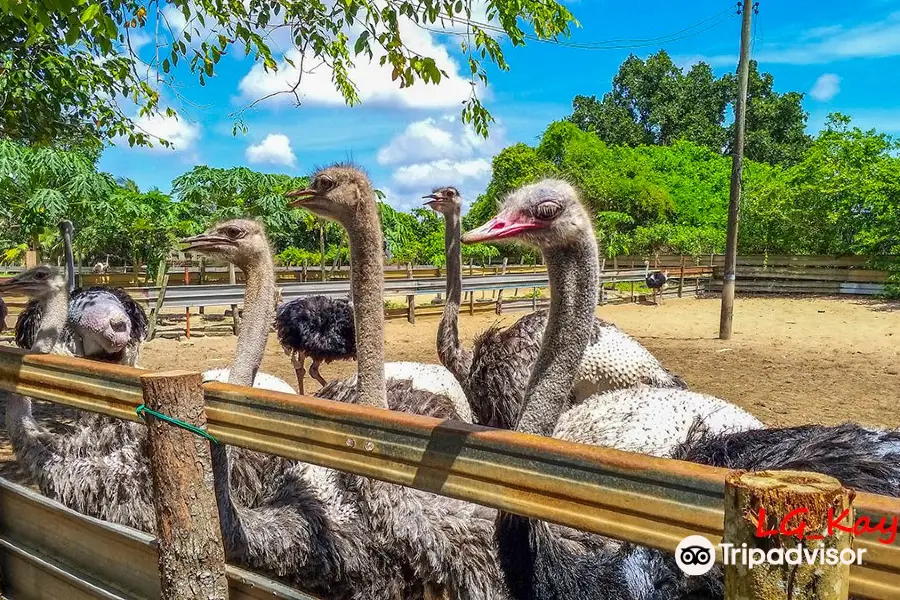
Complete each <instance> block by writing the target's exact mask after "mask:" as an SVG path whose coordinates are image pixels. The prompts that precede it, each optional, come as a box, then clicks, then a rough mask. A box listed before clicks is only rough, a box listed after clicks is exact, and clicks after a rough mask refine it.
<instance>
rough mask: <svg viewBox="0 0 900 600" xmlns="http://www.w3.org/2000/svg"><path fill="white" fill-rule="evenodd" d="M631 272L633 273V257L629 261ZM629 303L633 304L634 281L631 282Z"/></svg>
mask: <svg viewBox="0 0 900 600" xmlns="http://www.w3.org/2000/svg"><path fill="white" fill-rule="evenodd" d="M631 270H632V271H634V257H632V259H631ZM631 301H632V302H634V281H632V282H631Z"/></svg>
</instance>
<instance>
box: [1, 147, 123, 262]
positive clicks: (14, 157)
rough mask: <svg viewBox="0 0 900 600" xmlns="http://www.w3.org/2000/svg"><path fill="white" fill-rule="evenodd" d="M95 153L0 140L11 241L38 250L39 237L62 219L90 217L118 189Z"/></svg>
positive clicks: (6, 220) (4, 206) (3, 193)
mask: <svg viewBox="0 0 900 600" xmlns="http://www.w3.org/2000/svg"><path fill="white" fill-rule="evenodd" d="M96 160H97V155H96V153H95V152H93V151H91V150H84V149H78V150H59V149H55V148H51V147H31V146H25V145H21V144H16V143H14V142H11V141H9V140H4V139H0V225H2V226H3V230H4V231H5V232H9V233H7V234H6V235H11V241H13V242H15V243H18V244H21V243H28V244H29V245H30V247H31V249H33V250H36V251H38V252H40V250H41V245H42V244H41V238H40V236H41V234H43V233H45V232H48V231H55V230H56V227H57V224H58V222H59V221H60V220H61V219H64V218H68V219H71V220H72V221H73V222H79V221H82V220H86V219H87V215H88V214H90V212H91V211H94V210H97V208H98V207H99V206H103V205H105V204H106V203H107V201H108V200H109V198H110V195H111V193H112V192H113V190H114V189H115V187H116V185H115V182H114V180H113V178H112V176H110V175H109V174H107V173H100V172H98V171H97V168H96Z"/></svg>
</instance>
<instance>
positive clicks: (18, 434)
mask: <svg viewBox="0 0 900 600" xmlns="http://www.w3.org/2000/svg"><path fill="white" fill-rule="evenodd" d="M42 305H43V306H42V308H43V311H42V316H41V324H40V326H39V328H38V331H37V333H36V334H35V338H34V343H33V344H32V345H31V348H30V350H31V351H32V352H40V353H41V354H48V353H50V352H51V351H52V350H53V347H54V346H56V342H57V341H58V340H59V338H60V336H61V335H62V331H63V328H64V327H65V326H66V320H67V318H68V313H69V294H68V292H67V291H66V290H64V289H63V290H60V291H58V292H55V293H53V294H52V295H51V296H49V297H48V298H46V299H44V300H43V301H42ZM6 429H7V431H8V432H9V437H10V440H11V441H12V443H13V449H14V450H15V451H16V453H17V454H18V453H27V454H29V455H30V456H31V459H29V461H28V463H27V464H29V465H31V466H32V467H33V469H38V470H40V469H41V468H42V465H45V464H47V462H48V461H50V460H52V459H53V454H52V453H53V446H52V439H53V438H52V436H50V435H49V434H47V433H46V432H45V431H43V430H42V429H41V428H40V426H39V425H38V424H37V422H36V421H35V420H34V417H33V416H32V414H31V399H30V398H27V397H25V396H20V395H18V394H9V395H8V396H7V400H6ZM32 472H33V473H34V472H39V471H34V470H32Z"/></svg>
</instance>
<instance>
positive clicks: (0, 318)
mask: <svg viewBox="0 0 900 600" xmlns="http://www.w3.org/2000/svg"><path fill="white" fill-rule="evenodd" d="M8 314H9V309H8V308H6V302H4V301H3V298H0V333H3V332H4V331H6V315H8Z"/></svg>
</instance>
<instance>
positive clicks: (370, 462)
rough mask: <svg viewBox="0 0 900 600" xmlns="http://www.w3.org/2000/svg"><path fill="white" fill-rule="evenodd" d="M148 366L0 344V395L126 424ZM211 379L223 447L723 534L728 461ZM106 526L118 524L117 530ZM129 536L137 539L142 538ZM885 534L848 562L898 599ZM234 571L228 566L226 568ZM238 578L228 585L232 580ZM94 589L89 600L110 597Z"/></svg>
mask: <svg viewBox="0 0 900 600" xmlns="http://www.w3.org/2000/svg"><path fill="white" fill-rule="evenodd" d="M146 373H147V372H146V371H141V370H138V369H133V368H129V367H122V366H118V365H108V364H103V363H96V362H91V361H86V360H82V359H73V358H67V357H60V356H50V355H29V354H26V353H23V352H21V351H18V350H12V349H0V390H4V391H8V392H16V393H22V394H26V395H28V396H31V397H33V398H37V399H42V400H49V401H52V402H57V403H61V404H66V405H69V406H74V407H76V408H80V409H85V410H89V411H93V412H99V413H102V414H106V415H110V416H113V417H116V418H124V419H128V420H137V416H136V414H135V408H136V407H137V405H138V404H139V403H140V402H141V399H142V396H143V391H142V387H141V375H146ZM203 388H204V393H205V399H204V402H205V412H206V418H207V423H208V431H209V433H210V434H212V435H214V436H215V437H216V438H217V439H218V440H220V441H221V442H223V443H226V444H230V445H234V446H240V447H244V448H249V449H252V450H258V451H262V452H267V453H270V454H275V455H278V456H283V457H286V458H289V459H294V460H300V461H305V462H309V463H312V464H317V465H321V466H324V467H330V468H335V469H340V470H343V471H346V472H350V473H355V474H358V475H362V476H366V477H374V478H377V479H380V480H383V481H387V482H391V483H396V484H400V485H405V486H409V487H413V488H416V489H420V490H424V491H428V492H433V493H436V494H441V495H445V496H450V497H453V498H458V499H460V500H465V501H470V502H475V503H478V504H482V505H484V506H489V507H494V508H499V509H503V510H507V511H511V512H514V513H518V514H522V515H526V516H530V517H534V518H539V519H543V520H546V521H550V522H554V523H559V524H561V525H566V526H569V527H574V528H577V529H581V530H584V531H589V532H593V533H597V534H602V535H606V536H610V537H613V538H616V539H620V540H624V541H628V542H632V543H635V544H641V545H646V546H650V547H652V548H657V549H660V550H664V551H667V552H674V551H675V549H676V547H677V545H678V543H679V542H680V541H681V540H682V539H683V538H685V537H687V536H688V535H702V536H705V537H707V539H709V540H710V541H711V542H713V543H714V544H715V543H718V542H719V541H720V540H721V539H722V536H723V519H724V514H725V507H724V484H725V477H726V475H727V472H726V471H725V470H722V469H716V468H712V467H705V466H700V465H695V464H691V463H684V462H679V461H674V460H666V459H660V458H654V457H650V456H645V455H640V454H633V453H629V452H621V451H617V450H613V449H608V448H600V447H595V446H585V445H581V444H573V443H569V442H563V441H560V440H554V439H550V438H543V437H538V436H532V435H526V434H520V433H516V432H511V431H503V430H495V429H489V428H484V427H479V426H474V425H468V424H463V423H460V422H457V421H440V420H437V419H433V418H429V417H422V416H417V415H410V414H405V413H394V412H391V411H385V410H380V409H375V408H371V407H364V406H355V405H348V404H341V403H336V402H331V401H328V400H322V399H317V398H309V397H303V396H294V395H289V394H280V393H276V392H270V391H266V390H258V389H248V388H242V387H237V386H232V385H228V384H223V383H208V384H205V385H204V386H203ZM2 490H3V494H12V495H13V496H16V497H19V496H21V494H20V493H19V492H20V491H21V490H17V488H15V487H14V486H8V485H7V486H3V487H2ZM23 501H24V500H23ZM4 502H11V501H9V500H4ZM855 507H856V510H857V513H858V515H859V516H861V517H867V518H869V519H871V520H872V521H871V522H873V523H877V522H878V521H879V519H881V518H884V519H886V520H887V521H886V522H888V523H890V522H896V521H895V520H896V519H900V500H898V499H894V498H886V497H880V496H873V495H869V494H858V495H857V497H856V500H855ZM2 508H3V510H2V511H0V515H4V516H2V517H0V524H2V527H0V567H3V566H4V565H7V564H9V563H10V561H13V560H14V559H13V558H10V556H12V554H15V551H13V550H11V549H9V547H8V546H7V545H6V544H4V543H3V539H4V538H3V536H6V535H7V534H6V529H5V528H9V527H15V525H14V524H10V523H9V522H10V521H13V522H15V521H21V520H22V519H16V518H9V517H7V516H5V515H9V514H10V513H9V511H8V510H6V508H5V506H4V507H2ZM56 509H57V510H58V511H59V512H58V514H59V515H63V516H61V517H59V518H63V519H67V520H71V519H72V518H73V517H72V516H71V515H70V514H68V513H66V511H65V510H62V509H59V507H56ZM30 518H31V517H30V516H27V515H26V519H28V520H30ZM80 519H82V520H83V519H85V518H84V517H80ZM23 526H24V527H31V528H32V530H33V535H34V536H37V539H36V540H35V539H32V542H31V543H32V544H33V546H36V547H35V548H34V549H35V550H38V551H41V550H42V549H43V546H44V545H45V544H50V545H54V544H55V542H54V541H53V540H46V539H41V537H40V536H41V533H40V532H43V535H44V536H45V537H46V536H53V535H55V532H51V531H49V530H48V531H44V530H43V529H42V528H43V521H30V523H26V525H23ZM99 526H100V525H98V527H99ZM73 527H74V525H73ZM103 527H105V529H104V532H105V535H107V536H109V535H112V536H113V537H114V538H115V536H116V535H119V533H118V530H120V529H122V528H112V529H111V526H108V525H105V524H104V525H103ZM111 530H115V531H117V533H116V534H110V533H109V532H110V531H111ZM122 535H123V536H124V537H127V536H126V535H125V534H124V533H122ZM128 535H130V536H132V539H133V538H134V536H135V535H137V534H135V533H134V532H129V533H128ZM137 537H138V538H140V536H139V535H137ZM877 537H878V536H877V534H874V533H866V534H863V535H860V536H859V537H857V538H856V541H855V547H857V548H865V549H866V550H867V554H866V555H865V561H864V562H863V564H862V565H859V566H854V567H852V569H851V571H850V574H849V577H850V579H849V585H850V591H851V593H853V594H854V595H857V596H859V597H864V598H873V599H888V598H895V597H896V591H897V590H898V589H900V546H898V545H897V544H890V545H886V544H883V543H880V542H879V541H878V540H877ZM132 543H133V542H132ZM57 545H58V544H57ZM107 546H109V547H108V548H107V549H104V548H105V547H107ZM54 547H56V546H54ZM97 551H98V553H99V555H95V556H93V557H92V558H93V559H94V561H96V562H100V561H101V558H100V557H106V555H107V554H110V553H115V552H117V550H116V549H115V547H114V546H112V545H110V544H109V543H106V544H101V543H97ZM60 552H61V553H62V554H65V551H63V550H61V551H60ZM69 552H70V553H72V552H77V553H78V554H79V555H82V554H83V552H82V550H81V549H80V548H79V549H77V550H75V549H72V548H70V549H69ZM66 556H68V555H66ZM66 556H63V557H62V558H59V559H56V560H58V561H59V562H60V563H65V564H64V567H65V568H66V569H69V570H70V571H72V572H73V573H79V574H83V575H84V578H91V577H94V576H95V575H94V574H95V573H96V571H91V570H90V569H96V568H97V567H95V566H87V567H85V566H84V563H85V560H86V559H85V558H84V557H83V556H82V557H81V558H80V559H79V558H78V557H74V559H73V560H75V562H76V563H77V564H73V563H72V562H65V560H63V559H64V558H65V559H66V560H68V558H66ZM70 558H71V557H70ZM719 558H720V560H721V556H720V557H719ZM79 560H80V563H78V561H79ZM79 565H81V566H79ZM60 568H62V567H60ZM23 569H24V567H23ZM233 573H234V571H233V570H230V571H229V576H230V577H231V576H232V574H233ZM79 576H80V575H79ZM110 576H111V577H115V574H114V573H113V574H111V575H110ZM3 577H5V578H6V579H10V578H13V579H15V580H16V581H15V582H13V583H12V584H11V585H13V586H15V585H21V586H23V587H25V588H28V589H33V587H34V586H35V585H38V586H39V585H40V583H35V581H34V580H29V579H28V576H27V575H26V574H24V571H23V572H18V571H17V570H16V569H12V570H11V571H10V572H6V571H4V573H3ZM20 577H21V579H20ZM37 581H38V582H39V581H40V580H37ZM91 581H93V579H91ZM116 581H118V580H116ZM229 581H230V582H232V581H233V578H230V580H229ZM230 585H231V586H232V589H233V585H234V584H233V583H230ZM267 585H268V584H267ZM29 586H30V587H29ZM92 594H93V593H85V594H84V596H83V597H90V598H108V597H116V596H108V595H102V594H99V593H96V594H93V595H92ZM22 597H31V596H28V595H24V594H23V596H22ZM34 597H39V596H34ZM57 597H69V596H57ZM73 597H75V596H73ZM235 597H237V596H235ZM282 597H288V596H282ZM296 597H303V596H302V595H298V596H296Z"/></svg>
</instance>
